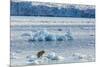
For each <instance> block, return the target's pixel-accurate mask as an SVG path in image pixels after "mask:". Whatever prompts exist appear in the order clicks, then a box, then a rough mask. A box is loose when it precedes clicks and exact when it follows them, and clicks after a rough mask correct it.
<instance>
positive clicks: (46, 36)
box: [29, 30, 73, 41]
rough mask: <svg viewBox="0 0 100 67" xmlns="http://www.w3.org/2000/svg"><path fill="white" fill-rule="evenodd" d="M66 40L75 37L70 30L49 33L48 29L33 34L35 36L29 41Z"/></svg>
mask: <svg viewBox="0 0 100 67" xmlns="http://www.w3.org/2000/svg"><path fill="white" fill-rule="evenodd" d="M65 40H73V37H72V36H71V34H70V32H67V33H65V34H54V33H49V32H48V31H46V30H43V31H39V32H36V33H35V34H34V35H33V38H32V39H29V41H65Z"/></svg>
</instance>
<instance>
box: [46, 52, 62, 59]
mask: <svg viewBox="0 0 100 67" xmlns="http://www.w3.org/2000/svg"><path fill="white" fill-rule="evenodd" d="M47 58H48V59H51V60H63V59H64V57H62V56H58V55H56V53H54V52H52V53H49V54H48V56H47Z"/></svg>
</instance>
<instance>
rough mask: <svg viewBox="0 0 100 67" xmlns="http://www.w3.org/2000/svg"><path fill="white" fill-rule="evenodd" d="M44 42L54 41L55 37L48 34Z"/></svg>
mask: <svg viewBox="0 0 100 67" xmlns="http://www.w3.org/2000/svg"><path fill="white" fill-rule="evenodd" d="M45 41H56V36H55V35H53V34H49V35H48V36H46V37H45Z"/></svg>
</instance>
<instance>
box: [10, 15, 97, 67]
mask: <svg viewBox="0 0 100 67" xmlns="http://www.w3.org/2000/svg"><path fill="white" fill-rule="evenodd" d="M41 22H42V24H41V25H39V23H41ZM46 22H47V23H46ZM43 23H44V24H43ZM48 23H50V24H48ZM57 23H58V24H57ZM62 23H64V24H62ZM43 30H47V31H49V32H50V33H54V34H64V33H66V32H69V33H70V34H71V36H72V37H73V40H65V41H29V39H32V38H33V34H34V33H36V32H38V31H43ZM41 50H44V51H45V52H46V53H45V54H44V58H42V59H40V60H42V62H41V63H39V64H57V63H72V62H73V63H77V62H93V61H95V20H94V19H90V18H57V17H54V18H52V17H42V18H41V17H13V16H12V17H11V65H12V66H17V65H34V64H32V63H31V64H30V63H29V62H28V59H27V56H30V55H34V56H36V54H37V52H38V51H41ZM50 52H54V53H55V54H56V55H58V56H61V57H63V58H64V59H62V60H49V59H47V58H46V56H47V55H48V54H49V53H50Z"/></svg>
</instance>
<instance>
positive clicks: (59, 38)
mask: <svg viewBox="0 0 100 67" xmlns="http://www.w3.org/2000/svg"><path fill="white" fill-rule="evenodd" d="M56 38H57V41H64V40H66V38H65V36H63V35H57V36H56Z"/></svg>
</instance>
